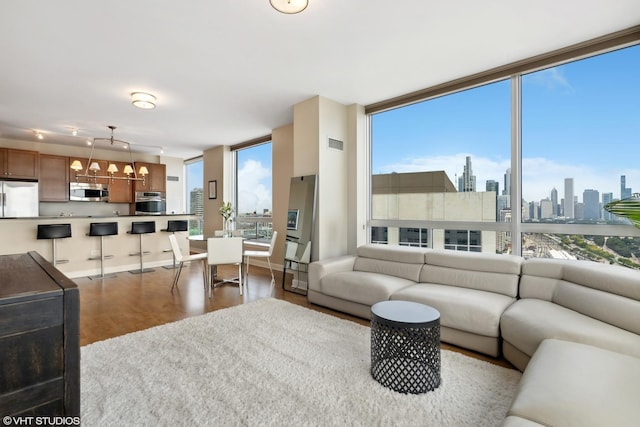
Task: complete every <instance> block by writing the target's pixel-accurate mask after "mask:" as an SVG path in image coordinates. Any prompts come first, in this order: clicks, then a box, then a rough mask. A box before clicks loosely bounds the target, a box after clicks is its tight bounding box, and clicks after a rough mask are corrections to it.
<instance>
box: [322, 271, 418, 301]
mask: <svg viewBox="0 0 640 427" xmlns="http://www.w3.org/2000/svg"><path fill="white" fill-rule="evenodd" d="M413 284H415V282H413V281H411V280H407V279H403V278H400V277H394V276H387V275H385V274H378V273H371V272H367V271H347V272H340V273H333V274H329V275H328V276H324V277H323V278H322V279H320V286H319V289H318V292H322V293H323V294H325V295H329V296H332V297H336V298H341V299H344V300H347V301H353V302H357V303H359V304H366V305H373V304H375V303H377V302H380V301H386V300H388V299H389V297H390V296H391V294H392V293H394V292H396V291H398V290H400V289H402V288H405V287H407V286H410V285H413Z"/></svg>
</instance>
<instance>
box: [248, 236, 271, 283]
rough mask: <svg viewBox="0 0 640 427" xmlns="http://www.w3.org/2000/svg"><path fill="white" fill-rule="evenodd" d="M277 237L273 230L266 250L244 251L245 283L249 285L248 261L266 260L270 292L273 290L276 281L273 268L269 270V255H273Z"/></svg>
mask: <svg viewBox="0 0 640 427" xmlns="http://www.w3.org/2000/svg"><path fill="white" fill-rule="evenodd" d="M277 237H278V232H277V231H275V230H274V231H273V234H272V235H271V242H270V243H269V249H268V250H253V249H247V250H245V251H244V254H243V255H244V259H245V262H246V263H247V265H246V267H245V275H246V282H247V283H249V260H250V259H251V258H266V259H267V263H268V264H269V271H271V290H273V287H274V285H275V283H276V279H275V278H274V277H273V268H271V255H272V254H273V248H274V247H275V245H276V238H277Z"/></svg>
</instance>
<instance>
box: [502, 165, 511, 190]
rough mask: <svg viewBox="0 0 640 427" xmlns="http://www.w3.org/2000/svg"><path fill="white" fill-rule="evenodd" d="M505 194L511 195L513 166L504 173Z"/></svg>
mask: <svg viewBox="0 0 640 427" xmlns="http://www.w3.org/2000/svg"><path fill="white" fill-rule="evenodd" d="M502 195H503V196H510V195H511V168H509V169H507V171H506V172H505V174H504V190H502Z"/></svg>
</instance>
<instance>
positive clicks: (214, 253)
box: [207, 237, 244, 297]
mask: <svg viewBox="0 0 640 427" xmlns="http://www.w3.org/2000/svg"><path fill="white" fill-rule="evenodd" d="M243 240H244V239H243V238H242V237H210V238H208V239H207V254H208V256H207V263H208V264H209V267H210V270H211V286H210V289H209V297H211V288H213V287H215V286H219V285H222V284H224V283H237V284H238V286H239V287H240V295H242V242H243ZM226 264H237V265H238V277H236V278H233V279H224V280H218V281H217V282H215V283H214V282H213V279H214V278H215V277H216V276H217V270H218V269H217V267H218V266H219V265H226Z"/></svg>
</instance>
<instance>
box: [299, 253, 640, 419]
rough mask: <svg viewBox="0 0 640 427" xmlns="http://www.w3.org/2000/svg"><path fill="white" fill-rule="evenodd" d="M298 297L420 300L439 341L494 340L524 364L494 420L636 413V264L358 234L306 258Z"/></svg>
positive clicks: (639, 308) (349, 304)
mask: <svg viewBox="0 0 640 427" xmlns="http://www.w3.org/2000/svg"><path fill="white" fill-rule="evenodd" d="M308 299H309V301H310V302H312V303H314V304H319V305H323V306H326V307H330V308H333V309H335V310H339V311H343V312H346V313H350V314H353V315H356V316H359V317H363V318H370V307H371V305H373V304H375V303H376V302H379V301H383V300H387V299H398V300H410V301H416V302H421V303H424V304H427V305H430V306H432V307H434V308H436V309H438V311H440V314H441V318H440V323H441V339H442V341H444V342H449V343H451V344H455V345H457V346H460V347H464V348H468V349H471V350H475V351H479V352H482V353H486V354H488V355H491V356H498V355H499V354H500V349H501V348H502V354H503V355H504V357H505V358H506V359H507V360H508V361H509V362H511V363H512V364H513V365H514V366H516V367H517V368H518V369H520V370H522V371H524V375H523V377H522V380H521V382H520V388H519V391H518V393H517V395H516V396H515V397H514V402H513V405H512V407H511V409H510V411H509V413H508V414H507V417H506V418H505V421H504V425H505V426H510V427H511V426H531V425H576V426H586V425H596V426H597V425H616V426H622V425H637V423H638V420H640V405H638V404H637V403H636V401H637V398H638V396H640V272H638V271H635V270H630V269H627V268H624V267H619V266H611V265H605V264H598V263H594V262H589V261H558V260H550V259H526V260H525V259H523V258H521V257H516V256H505V255H496V254H487V253H466V252H465V253H460V252H454V251H438V250H432V249H418V248H407V247H401V246H387V245H364V246H361V247H360V248H358V251H357V254H356V255H354V256H343V257H339V258H333V259H326V260H321V261H316V262H314V263H311V264H310V266H309V293H308ZM621 394H624V396H622V397H619V396H620V395H621ZM629 396H632V397H629ZM609 421H611V422H609Z"/></svg>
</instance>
